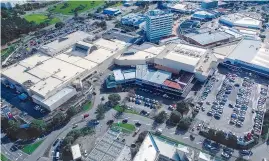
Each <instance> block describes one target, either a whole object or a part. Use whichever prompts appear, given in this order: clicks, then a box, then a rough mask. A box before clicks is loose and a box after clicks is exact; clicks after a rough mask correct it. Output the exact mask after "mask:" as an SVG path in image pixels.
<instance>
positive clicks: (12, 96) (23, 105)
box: [1, 84, 48, 120]
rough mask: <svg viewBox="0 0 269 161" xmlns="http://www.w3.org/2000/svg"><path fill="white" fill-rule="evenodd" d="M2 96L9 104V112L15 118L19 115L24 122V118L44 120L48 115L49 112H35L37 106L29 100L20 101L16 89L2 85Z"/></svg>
mask: <svg viewBox="0 0 269 161" xmlns="http://www.w3.org/2000/svg"><path fill="white" fill-rule="evenodd" d="M1 93H4V94H2V95H1V97H2V99H3V100H5V101H6V102H7V104H8V107H7V108H8V109H9V110H8V111H11V113H12V115H13V117H15V116H16V115H18V116H19V117H21V118H22V119H23V120H24V117H25V118H26V119H27V120H28V119H30V118H29V117H33V118H42V117H44V116H46V115H47V113H48V112H45V113H41V112H40V111H38V110H35V109H34V107H35V106H36V104H35V103H34V102H33V101H31V100H29V99H27V100H24V101H21V100H20V99H19V97H18V96H19V94H17V93H16V91H15V90H14V89H10V88H7V87H5V86H4V85H2V84H1ZM2 106H3V105H2ZM30 120H31V119H30Z"/></svg>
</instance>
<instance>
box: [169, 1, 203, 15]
mask: <svg viewBox="0 0 269 161" xmlns="http://www.w3.org/2000/svg"><path fill="white" fill-rule="evenodd" d="M166 8H167V9H169V10H171V11H172V12H175V13H185V14H192V13H194V12H195V11H197V9H198V8H199V6H198V5H197V4H195V3H191V2H181V3H176V4H175V3H168V4H167V7H166Z"/></svg>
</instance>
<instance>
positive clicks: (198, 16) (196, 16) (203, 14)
mask: <svg viewBox="0 0 269 161" xmlns="http://www.w3.org/2000/svg"><path fill="white" fill-rule="evenodd" d="M219 15H220V14H219V13H218V12H213V11H211V12H209V11H196V12H194V13H193V14H192V16H191V19H193V20H199V21H211V20H212V19H214V18H216V17H218V16H219Z"/></svg>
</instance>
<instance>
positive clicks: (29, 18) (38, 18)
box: [24, 14, 60, 25]
mask: <svg viewBox="0 0 269 161" xmlns="http://www.w3.org/2000/svg"><path fill="white" fill-rule="evenodd" d="M24 18H25V19H26V20H27V21H29V22H31V21H33V22H34V23H36V24H40V23H42V22H45V21H48V23H49V24H50V25H51V24H55V23H57V22H60V19H59V18H53V19H49V18H48V16H46V15H42V14H30V15H26V16H24Z"/></svg>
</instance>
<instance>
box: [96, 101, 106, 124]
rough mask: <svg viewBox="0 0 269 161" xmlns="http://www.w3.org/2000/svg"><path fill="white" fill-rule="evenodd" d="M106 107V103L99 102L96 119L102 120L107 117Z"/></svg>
mask: <svg viewBox="0 0 269 161" xmlns="http://www.w3.org/2000/svg"><path fill="white" fill-rule="evenodd" d="M105 112H106V110H105V107H104V104H99V105H98V106H97V109H96V119H98V120H102V119H104V118H105Z"/></svg>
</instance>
